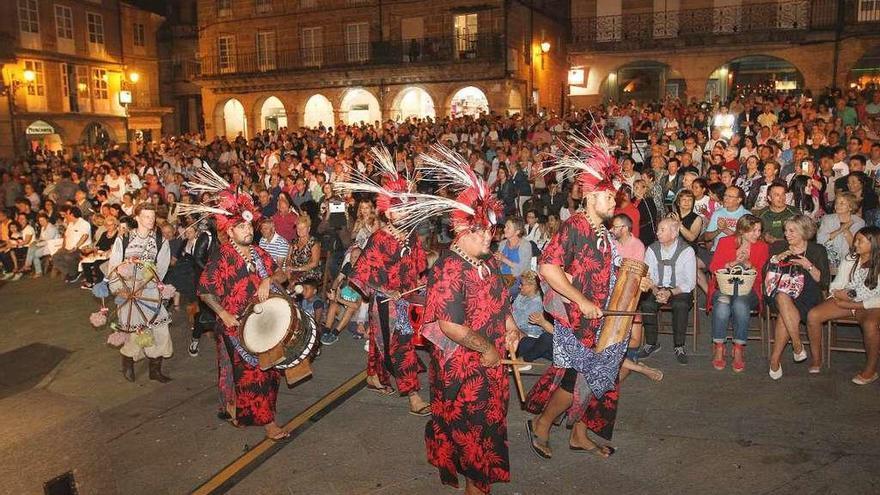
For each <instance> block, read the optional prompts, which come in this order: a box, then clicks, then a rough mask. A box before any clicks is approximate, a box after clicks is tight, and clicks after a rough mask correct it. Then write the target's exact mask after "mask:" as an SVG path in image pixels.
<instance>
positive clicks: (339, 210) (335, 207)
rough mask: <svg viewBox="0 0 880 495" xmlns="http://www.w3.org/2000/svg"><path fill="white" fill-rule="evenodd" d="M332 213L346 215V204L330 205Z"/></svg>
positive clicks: (333, 203) (334, 203)
mask: <svg viewBox="0 0 880 495" xmlns="http://www.w3.org/2000/svg"><path fill="white" fill-rule="evenodd" d="M330 213H345V203H336V202H332V203H330Z"/></svg>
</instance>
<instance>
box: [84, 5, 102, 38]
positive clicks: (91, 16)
mask: <svg viewBox="0 0 880 495" xmlns="http://www.w3.org/2000/svg"><path fill="white" fill-rule="evenodd" d="M86 23H87V24H88V27H89V43H91V44H93V45H103V44H104V16H102V15H101V14H95V13H93V12H89V13H88V14H86Z"/></svg>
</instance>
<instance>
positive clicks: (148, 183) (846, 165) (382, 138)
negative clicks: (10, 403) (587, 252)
mask: <svg viewBox="0 0 880 495" xmlns="http://www.w3.org/2000/svg"><path fill="white" fill-rule="evenodd" d="M572 131H574V132H578V133H580V134H582V135H583V136H586V137H588V138H590V139H593V140H597V139H605V140H607V142H608V145H609V146H610V147H611V149H612V150H614V153H615V154H616V156H617V159H618V162H619V164H620V166H621V181H622V185H621V188H620V192H619V193H618V208H617V211H616V212H615V213H616V216H615V217H614V219H612V220H611V221H609V223H608V228H609V230H610V231H611V233H612V235H613V236H615V237H616V238H617V239H618V240H619V245H618V250H619V251H620V252H621V253H623V254H624V255H626V256H627V257H636V258H638V259H641V260H643V261H645V262H646V263H647V264H648V266H649V277H648V280H647V281H646V283H645V284H643V290H644V291H645V294H644V297H643V300H642V303H641V307H642V309H643V311H645V312H647V313H652V314H653V313H655V312H656V311H657V310H658V308H661V307H665V308H669V309H670V310H671V312H672V322H671V326H672V330H673V332H672V334H673V337H672V343H673V351H674V354H675V358H676V360H677V361H678V362H679V363H681V364H687V363H688V354H687V351H686V348H687V346H686V344H685V335H686V334H685V332H686V328H687V326H688V324H689V320H690V318H691V317H692V316H693V315H694V312H696V311H704V310H705V309H707V308H708V309H709V310H710V311H711V313H712V314H711V318H710V320H711V324H712V329H711V336H712V341H713V342H714V352H713V356H712V364H713V366H714V367H715V368H716V369H719V370H723V369H724V368H725V367H726V365H727V358H728V355H730V356H731V357H732V369H733V371H735V372H742V371H743V370H744V369H745V360H744V354H745V347H746V344H747V340H748V326H749V321H750V318H753V317H755V315H760V314H763V312H764V311H771V312H772V314H773V315H774V316H776V318H775V320H774V321H775V323H774V328H773V329H772V335H773V337H774V345H773V351H772V353H771V356H770V370H769V373H770V375H771V376H772V377H773V378H774V379H779V378H780V377H781V376H782V354H783V352H784V350H785V348H786V346H787V345H788V342H791V345H792V353H793V356H794V359H795V361H796V362H800V361H804V360H806V359H808V355H807V352H806V350H805V347H804V343H805V342H804V339H803V338H802V333H801V331H800V324H801V323H803V324H805V325H806V327H807V329H808V332H807V335H808V339H809V340H808V342H809V344H810V345H809V348H810V354H811V362H810V367H809V372H810V373H818V372H820V371H821V367H822V364H823V362H822V361H823V353H822V349H821V345H820V342H821V338H820V334H821V331H822V327H823V325H824V323H825V322H826V321H828V320H830V319H840V318H844V317H849V318H852V319H854V320H855V321H857V322H858V323H859V324H860V326H861V328H862V331H863V334H864V341H865V346H866V349H867V351H868V352H867V358H866V364H865V368H864V369H863V370H862V372H860V373H859V374H858V375H856V376H855V377H854V378H853V381H854V382H856V383H862V384H863V383H869V382H871V381H873V380H875V379H876V378H877V360H878V352H880V331H878V326H880V309H878V308H880V287H878V285H880V284H878V279H880V230H878V227H880V200H878V195H877V192H876V190H877V188H878V187H880V89H868V90H866V91H864V92H856V91H854V90H852V91H849V92H846V93H841V92H839V91H831V90H828V91H826V92H825V93H823V94H822V95H819V96H818V97H816V98H813V97H811V95H809V94H803V95H797V96H792V95H785V94H766V95H759V94H752V95H748V96H738V97H735V98H733V99H732V100H731V101H728V102H718V101H716V102H698V101H696V100H693V101H690V102H687V101H682V100H678V99H668V100H665V101H662V102H651V103H637V102H626V103H609V104H607V105H602V106H595V107H593V108H590V109H589V110H583V111H577V112H572V113H570V114H568V115H565V116H562V117H558V116H545V115H538V114H533V113H528V114H526V115H515V116H512V117H503V116H498V115H494V114H492V115H483V116H479V117H460V118H442V119H436V120H432V119H410V120H408V121H405V122H390V121H389V122H384V123H380V122H376V123H374V124H363V123H362V124H361V125H351V126H346V125H340V126H337V127H332V128H331V127H324V126H319V127H317V128H312V129H306V128H301V129H296V130H294V129H285V128H282V129H280V130H277V131H274V130H267V131H263V132H261V133H258V134H257V135H255V136H253V137H250V138H245V137H243V136H241V135H239V136H237V137H230V138H229V139H227V138H226V137H220V138H216V139H213V140H205V139H204V138H203V137H202V136H201V135H199V134H184V135H180V136H174V137H167V138H165V139H163V140H162V141H160V142H154V143H143V144H142V145H141V146H140V147H139V151H138V152H137V153H130V152H128V151H126V150H122V149H119V148H118V147H109V148H106V149H97V148H85V147H81V148H69V149H63V150H60V151H55V152H50V151H47V150H45V149H42V148H40V147H36V148H34V149H33V150H31V151H30V152H29V153H28V154H27V155H26V156H21V157H18V158H17V159H15V160H12V161H6V162H0V168H2V183H0V201H2V205H0V206H2V208H0V261H2V270H3V275H2V278H3V279H5V280H10V281H16V280H19V279H21V278H22V277H23V276H31V277H40V276H42V275H45V274H46V273H47V271H48V270H49V269H50V268H51V270H53V271H56V272H57V273H59V274H60V275H61V276H63V277H64V280H65V281H66V282H67V283H69V284H71V285H73V284H76V285H79V286H81V287H84V288H91V287H92V286H93V284H95V283H97V282H100V281H101V279H102V278H103V277H104V276H105V275H106V274H105V273H104V271H103V269H102V265H103V263H104V261H106V260H107V259H108V257H109V251H110V249H111V247H112V245H113V243H114V240H115V239H116V237H117V236H119V235H126V233H127V232H128V231H129V230H131V229H132V228H133V227H134V226H135V224H134V222H133V220H132V215H133V212H134V209H135V208H136V207H137V206H138V205H140V204H143V203H152V204H153V205H154V206H155V208H156V210H157V218H158V219H160V221H159V226H160V228H161V233H162V235H163V236H165V237H166V238H167V239H169V240H172V241H173V242H172V243H171V244H172V266H171V269H170V270H169V273H168V276H167V277H166V281H169V282H171V283H174V284H175V286H176V287H178V290H179V298H178V299H175V301H174V304H175V306H179V305H180V303H181V300H182V301H183V303H185V304H189V303H192V302H193V301H194V300H195V293H194V291H195V284H194V283H193V280H192V278H193V274H194V273H198V271H199V270H198V269H196V267H195V266H194V261H193V251H194V248H195V244H196V239H197V238H198V236H199V235H200V229H204V228H205V227H206V226H205V225H201V224H199V225H197V224H195V223H194V222H193V219H191V218H188V217H186V216H178V215H177V214H176V211H177V208H178V204H179V203H191V202H194V201H198V200H199V198H197V197H194V196H193V195H192V194H190V192H189V191H187V188H186V185H185V182H186V181H187V179H188V178H189V177H191V176H192V175H193V173H194V172H195V171H196V170H198V169H199V167H201V166H202V165H203V164H207V165H210V166H211V167H212V168H213V169H215V170H216V171H217V172H218V173H220V174H221V175H223V176H224V177H226V178H227V179H228V180H229V182H230V183H232V184H235V185H236V186H237V187H240V188H242V189H243V190H244V191H248V192H250V193H251V194H252V195H253V196H254V198H255V200H256V201H257V202H258V204H259V207H260V209H261V212H262V217H263V218H262V220H261V222H260V223H259V225H258V227H259V228H258V229H257V231H258V232H259V235H258V237H259V240H258V242H259V244H260V245H261V246H262V247H264V248H265V249H266V250H267V251H268V252H269V253H270V254H271V256H272V257H273V258H275V259H276V261H277V262H278V264H279V266H282V267H284V268H285V270H286V271H287V272H288V273H289V281H290V284H289V287H290V289H291V292H294V287H297V286H298V288H297V289H296V291H295V292H296V293H297V297H298V298H299V299H301V302H300V304H302V305H303V307H304V308H305V309H306V310H307V311H309V312H310V313H312V314H314V315H315V317H316V319H317V321H319V322H321V323H322V325H323V328H324V329H330V330H335V331H327V332H325V333H324V335H323V337H322V341H323V343H324V344H325V345H332V344H333V343H335V342H336V340H337V339H338V338H339V332H344V331H346V330H348V331H349V332H350V333H351V335H352V337H354V338H362V336H363V332H365V328H366V325H365V322H366V318H367V312H366V308H365V304H364V303H363V302H362V301H361V300H360V298H359V296H358V294H357V292H356V291H354V290H352V289H351V288H350V287H348V285H347V282H346V280H347V276H348V275H349V274H350V273H351V267H352V265H353V264H354V263H355V262H356V261H357V259H358V256H359V254H360V249H361V248H362V247H363V245H364V243H365V242H366V240H367V239H368V238H369V236H370V235H371V234H372V233H373V232H375V231H376V230H377V229H378V228H380V227H381V225H383V222H384V221H385V219H384V218H381V217H380V216H379V215H378V214H377V212H376V209H375V206H374V203H373V199H374V198H370V197H365V196H359V195H357V196H354V197H351V196H348V197H346V196H344V195H340V194H339V193H337V192H335V191H334V189H333V184H334V182H336V181H340V180H345V179H346V178H347V177H348V174H349V173H350V171H351V170H354V169H357V170H358V171H360V172H361V173H363V174H366V175H368V176H371V175H373V173H374V171H375V167H374V164H373V163H372V160H371V158H370V154H369V150H370V148H371V147H373V146H385V147H387V148H388V149H389V150H390V151H391V152H392V156H393V158H394V160H395V161H396V163H397V165H398V167H399V169H401V170H407V171H408V172H409V173H413V171H414V169H415V158H416V157H417V156H418V154H419V153H420V152H424V151H427V150H428V148H429V147H430V146H431V145H432V144H434V143H442V144H445V145H447V146H449V147H450V148H453V149H455V150H457V151H458V152H459V153H460V154H461V155H462V156H463V157H464V158H465V159H467V161H468V162H469V163H470V164H471V166H472V167H473V170H474V171H475V172H476V173H477V174H479V175H481V176H483V177H485V178H486V180H487V181H488V183H489V184H490V185H491V187H492V188H493V190H494V191H495V194H496V195H497V197H498V198H499V200H500V201H501V202H502V204H503V207H504V213H505V217H506V221H505V223H504V227H503V229H498V231H497V232H496V236H497V238H496V241H497V248H496V251H495V255H494V256H495V258H496V259H497V261H498V262H499V266H500V271H501V275H502V276H503V277H504V279H505V282H506V284H507V285H508V286H510V287H511V289H512V292H511V293H512V297H513V298H514V299H513V311H514V316H515V320H516V322H517V324H518V325H519V326H520V328H521V330H522V331H523V333H524V334H525V335H526V336H527V338H525V339H523V341H522V343H521V345H520V354H521V356H522V357H524V358H525V359H527V360H534V359H551V358H552V336H551V334H552V332H553V323H552V321H548V320H549V316H548V315H547V314H546V313H545V312H544V311H543V306H542V302H541V300H542V299H541V291H542V287H541V284H540V280H538V278H537V277H536V271H537V266H536V263H537V257H538V256H539V255H540V252H541V249H542V248H543V247H544V245H545V244H546V243H547V241H548V240H549V239H550V237H551V236H553V235H554V233H555V232H556V231H557V230H558V229H559V227H560V224H561V223H562V222H565V220H566V219H567V218H568V217H569V216H571V215H572V214H573V213H574V212H576V210H578V208H579V207H580V201H581V198H582V196H581V192H580V191H579V190H578V188H577V187H576V186H573V185H572V184H571V183H570V182H568V181H558V180H557V177H555V176H554V175H553V174H552V173H551V174H543V173H542V170H543V168H544V167H545V164H546V161H547V160H548V157H550V156H552V155H554V154H556V153H557V152H560V151H562V147H561V146H560V144H561V142H562V141H563V140H565V139H567V138H568V134H569V133H570V132H572ZM419 187H420V188H421V187H425V188H430V187H431V186H430V183H428V182H420V183H419ZM449 227H450V226H449V223H448V221H447V220H446V219H443V220H440V221H438V222H436V223H428V224H425V225H422V226H420V227H419V228H418V230H417V232H418V234H419V236H420V239H421V240H422V242H424V245H425V247H426V248H427V249H428V250H429V253H431V256H432V257H436V253H437V252H438V250H439V249H441V248H442V247H444V246H446V245H448V244H449V243H450V242H451V240H452V234H451V232H450V230H449ZM213 234H214V235H218V236H220V238H221V239H222V236H223V233H222V232H216V233H213ZM737 267H738V268H741V269H744V270H746V271H748V270H749V269H752V270H755V271H756V272H757V275H756V277H755V281H754V282H752V285H751V288H750V287H748V286H747V285H748V284H747V283H746V286H740V287H734V290H733V292H732V293H731V291H730V287H729V284H728V283H727V279H726V278H725V279H723V280H722V279H721V278H720V277H718V276H716V273H715V272H716V271H718V270H722V271H724V270H732V269H735V268H737ZM738 268H737V269H738ZM56 283H57V282H56ZM703 295H705V298H704V299H700V297H702V296H703ZM702 300H704V301H705V303H702V302H698V301H702ZM823 301H824V302H823ZM190 307H192V305H191V306H190ZM813 308H816V309H813ZM189 314H190V315H194V314H195V310H194V309H193V310H191V311H190V312H189ZM191 317H192V316H191ZM642 326H644V342H642V332H641V330H640V328H641V327H642ZM729 328H730V329H731V330H732V331H731V332H729V331H728V330H729ZM729 336H730V337H732V342H733V347H732V353H731V352H728V349H727V347H726V346H727V340H728V337H729ZM659 342H660V340H659V337H658V322H657V319H656V318H653V317H646V318H645V321H643V322H640V324H638V325H636V331H634V337H633V341H632V342H631V343H630V351H629V352H628V353H627V357H628V358H629V359H628V361H629V362H631V363H632V366H638V365H637V364H635V363H637V362H638V360H639V359H644V358H647V357H648V356H651V355H652V354H654V353H656V352H658V351H659V350H660V349H661V347H660V343H659ZM197 352H198V342H197V339H194V340H193V345H192V346H191V347H190V353H191V354H195V353H197ZM630 369H636V368H634V367H631V368H630ZM647 369H648V370H651V369H650V368H647ZM651 371H656V370H651ZM661 376H662V374H661Z"/></svg>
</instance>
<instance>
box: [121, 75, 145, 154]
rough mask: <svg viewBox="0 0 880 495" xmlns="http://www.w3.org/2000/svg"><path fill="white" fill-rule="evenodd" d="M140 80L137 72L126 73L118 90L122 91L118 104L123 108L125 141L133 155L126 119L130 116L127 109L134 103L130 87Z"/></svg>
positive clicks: (129, 130)
mask: <svg viewBox="0 0 880 495" xmlns="http://www.w3.org/2000/svg"><path fill="white" fill-rule="evenodd" d="M123 75H125V74H124V73H123ZM140 80H141V75H140V74H139V73H138V72H137V71H134V70H133V71H130V72H128V75H127V77H123V78H122V81H121V86H122V87H121V88H120V89H121V90H122V91H121V92H120V95H119V96H120V103H121V104H122V106H123V107H124V108H125V139H126V141H127V142H128V149H129V152H132V153H133V150H134V148H133V147H132V146H133V144H132V141H131V129H130V128H129V127H128V119H129V116H130V114H129V112H128V107H129V105H131V104H132V102H134V98H132V95H131V93H132V91H131V90H132V86H134V85H135V84H137V82H138V81H140ZM123 93H125V97H126V98H125V100H126V101H123Z"/></svg>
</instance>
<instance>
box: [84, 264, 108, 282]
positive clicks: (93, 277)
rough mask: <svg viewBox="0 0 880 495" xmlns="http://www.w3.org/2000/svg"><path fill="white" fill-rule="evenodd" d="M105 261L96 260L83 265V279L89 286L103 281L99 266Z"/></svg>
mask: <svg viewBox="0 0 880 495" xmlns="http://www.w3.org/2000/svg"><path fill="white" fill-rule="evenodd" d="M105 261H107V260H98V261H94V262H92V263H83V264H82V267H83V277H85V279H86V282H88V283H90V284H97V283H98V282H100V281H102V280H104V273H103V272H101V268H100V266H101V265H102V264H103V263H104V262H105Z"/></svg>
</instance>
